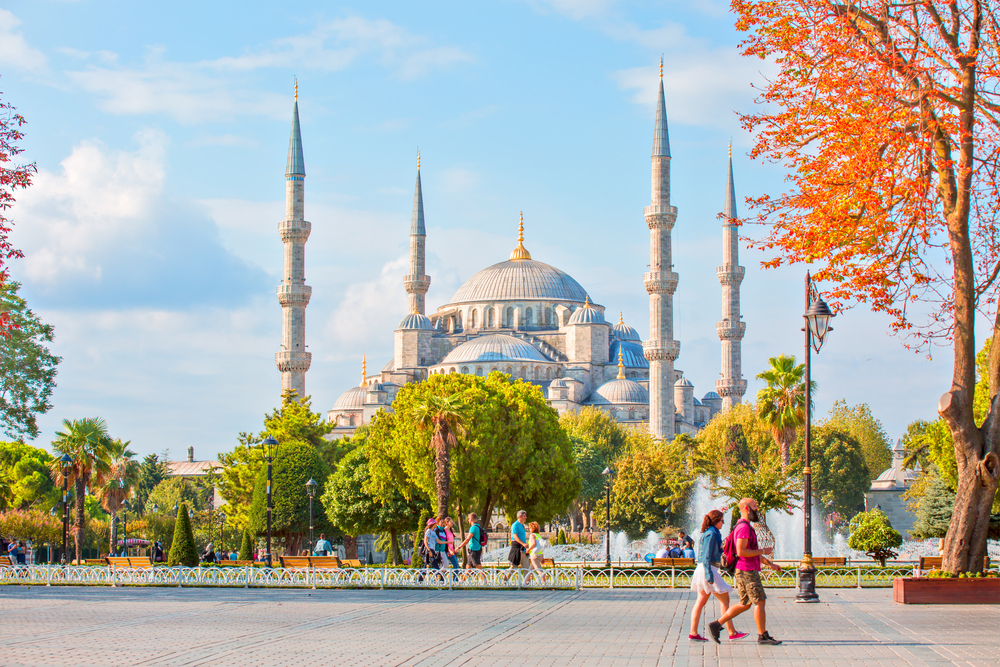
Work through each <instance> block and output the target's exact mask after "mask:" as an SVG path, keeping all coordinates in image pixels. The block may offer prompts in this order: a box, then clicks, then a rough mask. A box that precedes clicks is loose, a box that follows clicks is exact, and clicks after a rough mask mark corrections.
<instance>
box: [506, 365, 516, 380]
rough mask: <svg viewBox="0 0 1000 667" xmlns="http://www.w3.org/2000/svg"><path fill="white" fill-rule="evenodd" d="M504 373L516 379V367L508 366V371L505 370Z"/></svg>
mask: <svg viewBox="0 0 1000 667" xmlns="http://www.w3.org/2000/svg"><path fill="white" fill-rule="evenodd" d="M504 373H506V374H507V375H509V376H511V377H514V367H513V366H508V367H507V370H505V371H504Z"/></svg>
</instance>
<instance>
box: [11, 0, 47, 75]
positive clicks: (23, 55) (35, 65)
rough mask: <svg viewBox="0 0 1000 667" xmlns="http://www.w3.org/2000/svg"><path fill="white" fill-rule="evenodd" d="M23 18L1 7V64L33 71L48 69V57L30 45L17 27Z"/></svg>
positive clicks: (39, 71) (38, 71)
mask: <svg viewBox="0 0 1000 667" xmlns="http://www.w3.org/2000/svg"><path fill="white" fill-rule="evenodd" d="M19 25H21V20H20V19H18V18H17V17H16V16H14V15H13V14H12V13H11V12H9V11H8V10H6V9H0V66H4V67H12V68H14V69H20V70H25V71H28V72H33V73H36V74H37V73H41V72H44V71H45V70H46V63H47V61H46V58H45V54H43V53H42V52H41V51H39V50H38V49H35V48H32V47H31V46H29V45H28V42H27V40H25V39H24V36H23V35H22V34H21V33H20V32H16V31H15V28H17V26H19Z"/></svg>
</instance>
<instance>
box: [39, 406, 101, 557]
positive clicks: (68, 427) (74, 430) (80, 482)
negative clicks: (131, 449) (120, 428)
mask: <svg viewBox="0 0 1000 667" xmlns="http://www.w3.org/2000/svg"><path fill="white" fill-rule="evenodd" d="M110 445H111V438H110V437H109V436H108V424H107V422H105V421H104V420H103V419H101V418H100V417H88V418H86V419H77V420H75V421H70V420H69V419H64V420H63V430H62V431H59V432H57V433H56V439H55V440H53V441H52V447H53V449H55V450H56V452H58V453H59V454H68V455H69V457H70V458H71V459H73V463H72V464H70V466H69V471H68V472H67V474H66V479H67V481H69V482H72V483H73V487H74V491H75V492H76V494H75V495H76V512H75V525H74V528H73V539H74V542H75V543H76V560H77V562H80V559H81V551H82V548H83V538H84V532H85V531H86V528H87V523H86V516H85V513H84V510H85V507H84V504H85V500H86V491H87V488H88V487H89V486H90V484H91V482H92V481H99V480H101V479H102V478H103V476H104V475H106V474H107V472H108V470H109V466H108V447H109V446H110ZM49 466H50V469H51V471H52V473H53V475H52V476H53V478H54V479H55V482H56V484H62V481H63V471H62V467H61V466H60V461H59V457H58V456H57V457H55V459H54V460H53V461H52V462H51V463H50V464H49Z"/></svg>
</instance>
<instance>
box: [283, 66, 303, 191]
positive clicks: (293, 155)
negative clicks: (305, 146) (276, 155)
mask: <svg viewBox="0 0 1000 667" xmlns="http://www.w3.org/2000/svg"><path fill="white" fill-rule="evenodd" d="M298 90H299V88H298V84H295V106H294V108H293V110H292V136H291V138H290V139H289V140H288V163H287V164H286V165H285V176H292V175H293V174H294V175H296V176H305V175H306V162H305V158H304V157H303V156H302V132H301V130H299V93H298Z"/></svg>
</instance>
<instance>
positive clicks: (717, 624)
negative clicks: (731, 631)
mask: <svg viewBox="0 0 1000 667" xmlns="http://www.w3.org/2000/svg"><path fill="white" fill-rule="evenodd" d="M759 518H760V512H759V509H758V507H757V501H756V500H754V499H753V498H744V499H743V500H741V501H740V520H739V521H737V522H736V525H735V526H733V539H734V541H735V546H736V556H737V559H736V590H737V591H738V592H739V594H740V603H739V604H734V605H733V606H732V607H730V608H729V610H728V611H726V612H724V613H723V614H722V616H721V617H719V620H717V621H712V622H711V623H709V624H708V632H709V634H711V635H712V639H713V640H714V641H715V643H716V644H718V643H719V635H720V634H721V633H722V626H723V624H725V623H728V622H729V621H731V620H732V619H734V618H736V617H737V616H739V615H740V614H742V613H743V612H745V611H746V610H747V609H749V608H750V607H751V606H753V607H754V610H753V618H754V621H755V622H756V623H757V643H758V644H767V645H770V646H777V645H778V644H780V643H781V642H780V641H778V640H777V639H775V638H774V637H772V636H771V635H770V634H768V632H767V616H766V615H765V612H764V601H765V600H767V596H766V595H765V594H764V585H763V584H762V583H761V581H760V564H761V561H763V562H764V563H765V564H766V565H767V566H768V567H770V568H771V569H772V570H775V571H780V570H781V568H780V567H779V566H778V565H775V564H774V563H772V562H771V561H770V560H769V559H768V558H767V556H769V555H770V554H771V552H772V551H773V549H772V548H771V547H765V548H764V549H760V548H759V545H758V544H757V533H756V532H754V529H753V526H752V525H751V523H752V522H754V521H757V520H758V519H759Z"/></svg>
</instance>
